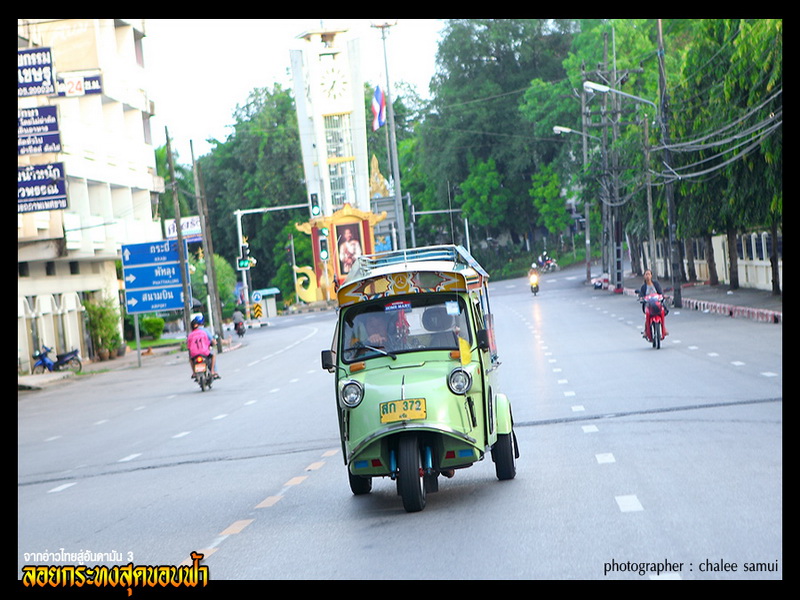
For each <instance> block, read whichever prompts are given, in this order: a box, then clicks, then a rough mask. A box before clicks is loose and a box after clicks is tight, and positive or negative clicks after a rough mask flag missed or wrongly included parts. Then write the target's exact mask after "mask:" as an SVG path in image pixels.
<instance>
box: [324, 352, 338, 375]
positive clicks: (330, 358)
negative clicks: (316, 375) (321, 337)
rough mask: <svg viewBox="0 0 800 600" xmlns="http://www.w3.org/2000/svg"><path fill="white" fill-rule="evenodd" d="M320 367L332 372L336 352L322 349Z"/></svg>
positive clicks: (334, 367) (334, 365)
mask: <svg viewBox="0 0 800 600" xmlns="http://www.w3.org/2000/svg"><path fill="white" fill-rule="evenodd" d="M322 368H323V369H325V370H326V371H328V372H329V373H333V372H334V371H335V370H336V354H335V353H334V352H333V350H323V351H322Z"/></svg>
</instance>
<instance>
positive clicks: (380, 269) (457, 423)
mask: <svg viewBox="0 0 800 600" xmlns="http://www.w3.org/2000/svg"><path fill="white" fill-rule="evenodd" d="M488 279H489V276H488V274H487V273H486V271H485V270H484V269H483V268H482V267H481V266H480V265H479V264H478V263H477V261H476V260H475V259H474V258H473V257H472V256H471V255H470V254H469V253H468V252H467V251H466V250H465V249H464V248H462V247H461V246H430V247H425V248H415V249H409V250H397V251H392V252H385V253H381V254H374V255H368V256H361V257H359V258H358V261H357V263H356V264H355V265H354V267H353V268H352V269H351V271H350V273H349V274H348V276H347V278H346V279H345V280H344V281H343V282H342V285H341V286H340V288H339V290H338V292H337V300H338V303H339V311H338V320H337V326H336V331H335V333H334V339H333V344H332V347H331V350H324V351H323V352H322V367H323V368H324V369H326V370H328V371H330V372H331V373H334V374H335V391H336V411H337V416H338V422H339V433H340V437H341V441H342V452H343V456H344V462H345V464H346V465H347V471H348V475H349V479H350V489H351V490H352V492H353V493H354V494H367V493H369V492H370V491H371V490H372V478H373V477H390V478H391V479H393V480H395V481H396V482H397V491H398V494H399V495H400V496H401V497H402V500H403V506H404V508H405V510H406V511H408V512H414V511H419V510H422V509H423V508H425V503H426V495H427V494H428V493H429V492H430V493H432V492H436V491H438V486H439V479H438V478H439V475H443V476H445V477H452V476H453V475H454V473H455V471H456V470H457V469H463V468H466V467H469V466H472V464H473V463H476V462H478V461H480V460H483V458H484V456H485V455H486V453H487V452H491V457H492V460H493V461H494V463H495V470H496V475H497V478H498V479H501V480H504V479H513V478H514V476H515V475H516V459H517V458H518V457H519V448H518V446H517V441H516V437H515V435H514V428H513V419H512V415H511V404H510V402H509V401H508V399H507V398H506V396H505V395H504V394H501V393H500V392H499V391H498V390H497V388H496V385H495V377H494V376H495V372H496V370H497V368H498V366H499V362H498V359H497V352H496V348H495V343H494V332H493V329H492V314H491V311H490V309H489V289H488Z"/></svg>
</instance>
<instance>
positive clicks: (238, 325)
mask: <svg viewBox="0 0 800 600" xmlns="http://www.w3.org/2000/svg"><path fill="white" fill-rule="evenodd" d="M234 328H235V329H236V333H237V334H238V335H239V337H240V338H241V337H244V332H245V326H244V322H243V321H239V322H238V323H236V324H235V325H234Z"/></svg>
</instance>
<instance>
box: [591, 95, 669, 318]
mask: <svg viewBox="0 0 800 600" xmlns="http://www.w3.org/2000/svg"><path fill="white" fill-rule="evenodd" d="M583 89H584V90H585V91H586V92H588V93H590V94H591V93H594V92H600V93H603V94H605V93H608V92H611V93H613V94H617V95H619V96H624V97H625V98H630V99H631V100H636V101H637V102H644V103H645V104H649V105H650V106H652V107H653V109H655V111H656V115H658V120H659V123H660V125H661V134H662V137H663V136H664V129H665V123H664V120H663V115H661V114H660V113H659V110H658V107H657V106H656V105H655V103H654V102H650V100H645V99H644V98H640V97H639V96H634V95H632V94H626V93H625V92H621V91H620V90H616V89H614V88H612V87H609V86H607V85H603V84H601V83H594V82H593V81H584V82H583ZM664 164H665V165H666V167H667V168H668V169H669V170H672V167H670V166H669V164H667V162H664ZM670 185H671V184H670V183H669V182H668V183H667V186H670ZM668 192H669V190H668ZM671 196H672V194H671V193H667V221H668V222H667V228H668V230H669V235H668V236H667V243H668V245H669V248H668V251H669V256H670V281H671V283H672V293H673V295H674V297H675V298H674V300H675V305H676V306H678V307H680V305H681V301H680V288H679V287H678V286H677V272H676V271H677V266H678V264H677V260H676V257H675V251H676V250H677V248H676V245H677V240H673V238H674V237H675V224H674V223H673V214H674V213H673V208H672V200H671ZM653 252H654V253H655V248H654V249H653Z"/></svg>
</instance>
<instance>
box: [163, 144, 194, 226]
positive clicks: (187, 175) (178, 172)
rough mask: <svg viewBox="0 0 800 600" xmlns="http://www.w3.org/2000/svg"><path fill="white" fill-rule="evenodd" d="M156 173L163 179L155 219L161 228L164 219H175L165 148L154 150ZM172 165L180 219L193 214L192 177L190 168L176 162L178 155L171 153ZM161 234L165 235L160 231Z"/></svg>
mask: <svg viewBox="0 0 800 600" xmlns="http://www.w3.org/2000/svg"><path fill="white" fill-rule="evenodd" d="M155 154H156V171H157V173H158V175H159V176H160V177H163V178H164V184H165V185H164V192H162V193H161V194H159V197H158V210H157V213H158V214H157V217H158V218H160V219H161V223H162V228H163V223H164V220H165V219H174V218H175V202H174V200H173V198H172V189H173V188H172V176H171V174H170V169H169V161H168V159H167V146H166V145H164V146H161V147H159V148H156V151H155ZM172 165H173V170H174V171H175V181H177V183H178V203H179V208H180V211H181V216H182V217H188V216H189V215H192V214H195V213H196V212H197V211H196V208H195V201H194V177H193V175H192V171H191V169H190V168H187V167H186V166H184V165H181V164H180V163H179V162H178V153H177V152H175V151H174V150H173V152H172ZM162 233H165V232H163V231H162Z"/></svg>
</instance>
